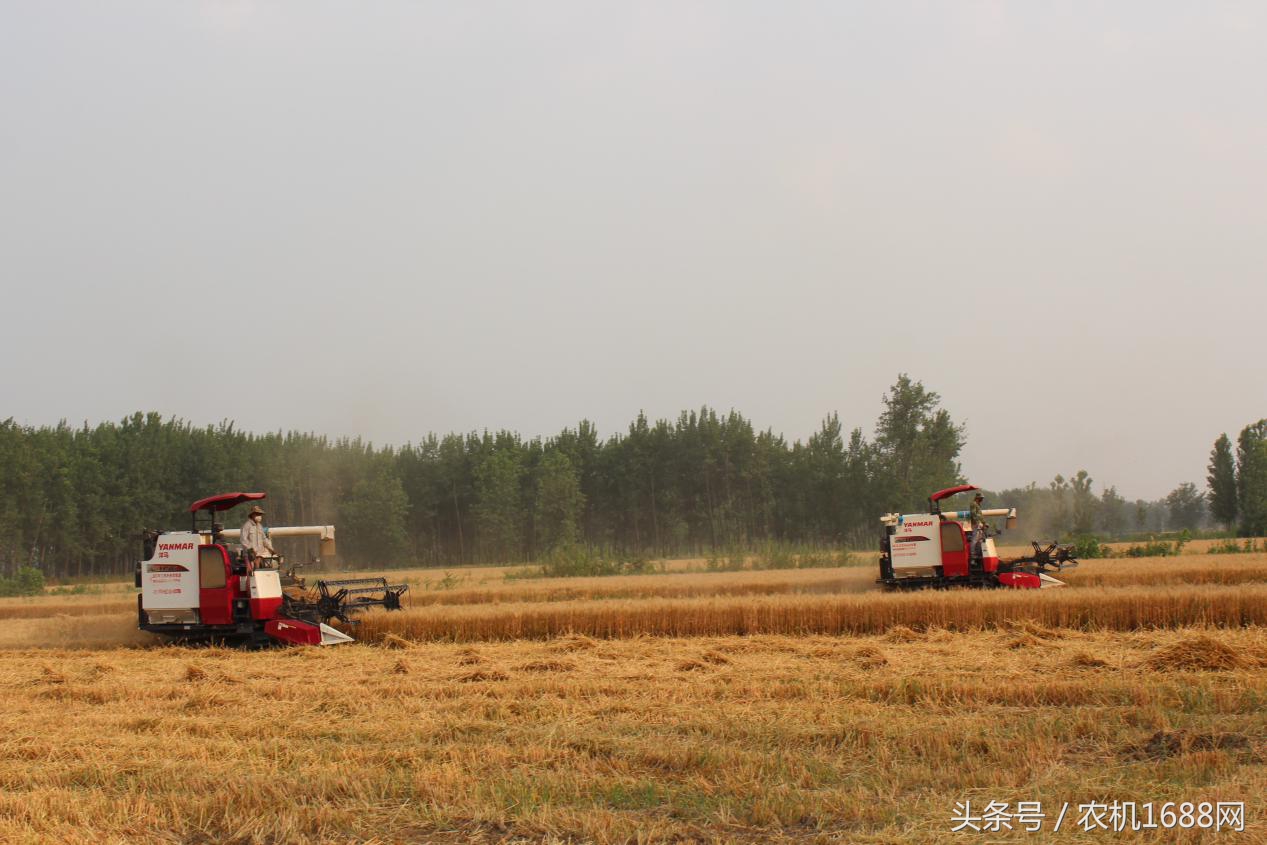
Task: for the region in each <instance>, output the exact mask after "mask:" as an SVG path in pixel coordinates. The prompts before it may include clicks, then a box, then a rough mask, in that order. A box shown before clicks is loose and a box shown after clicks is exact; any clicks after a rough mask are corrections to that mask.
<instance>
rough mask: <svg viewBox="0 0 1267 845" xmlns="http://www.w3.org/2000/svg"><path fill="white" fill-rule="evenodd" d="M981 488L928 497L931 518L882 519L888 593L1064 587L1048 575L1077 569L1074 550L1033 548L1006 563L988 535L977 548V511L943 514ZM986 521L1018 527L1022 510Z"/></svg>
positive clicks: (993, 512) (995, 511)
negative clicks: (952, 501) (948, 504)
mask: <svg viewBox="0 0 1267 845" xmlns="http://www.w3.org/2000/svg"><path fill="white" fill-rule="evenodd" d="M976 489H977V488H976V487H974V486H973V485H971V484H961V485H959V486H958V487H949V488H947V489H945V490H938V491H937V492H936V493H934V494H933V495H931V496H929V497H928V513H905V514H900V513H887V514H885V515H884V516H882V517H880V522H881V523H883V524H884V539H883V540H882V541H881V543H880V579H879V580H878V581H877V582H876V583H878V584H883V585H884V587H885V588H886V589H902V588H905V589H919V588H925V587H936V588H945V587H1015V588H1020V589H1038V588H1042V587H1063V586H1064V585H1065V584H1064V582H1063V581H1058V580H1056V579H1055V578H1053V577H1051V576H1050V575H1048V574H1047V572H1048V571H1051V570H1054V571H1057V572H1059V571H1060V570H1061V569H1067V568H1069V567H1073V566H1077V565H1078V561H1077V560H1075V559H1074V550H1073V547H1072V546H1060V545H1057V544H1055V543H1051V544H1049V545H1047V546H1040V545H1039V544H1038V543H1032V544H1031V545H1033V547H1034V551H1033V554H1030V555H1026V556H1024V557H1016V558H1008V559H1000V558H999V555H998V552H997V551H996V550H995V548H994V539H993V537H992V536H990V535H991V532H990V531H989V530H988V529H987V530H985V531H983V532H982V533H983V535H984V536H983V537H981V538H979V542H974V536H973V527H972V514H971V511H948V510H942V508H941V504H940V503H941V502H942V501H943V500H944V499H947V498H949V497H951V496H953V495H955V494H956V493H967V492H969V491H971V490H976ZM981 516H982V518H983V519H990V518H999V517H1004V518H1006V520H1007V527H1008V528H1012V527H1014V526H1015V525H1016V508H987V509H984V510H982V511H981Z"/></svg>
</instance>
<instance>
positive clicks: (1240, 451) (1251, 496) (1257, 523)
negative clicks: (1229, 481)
mask: <svg viewBox="0 0 1267 845" xmlns="http://www.w3.org/2000/svg"><path fill="white" fill-rule="evenodd" d="M1236 493H1237V510H1238V512H1239V513H1240V531H1241V534H1242V535H1244V536H1247V537H1261V536H1263V535H1264V534H1267V419H1262V420H1259V421H1258V422H1256V423H1254V424H1253V425H1247V426H1245V428H1244V429H1243V430H1242V431H1241V435H1240V437H1239V438H1237V441H1236Z"/></svg>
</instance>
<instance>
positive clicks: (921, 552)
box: [889, 513, 941, 571]
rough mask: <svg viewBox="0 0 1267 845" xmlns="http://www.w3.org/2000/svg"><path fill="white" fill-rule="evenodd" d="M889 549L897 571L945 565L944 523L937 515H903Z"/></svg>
mask: <svg viewBox="0 0 1267 845" xmlns="http://www.w3.org/2000/svg"><path fill="white" fill-rule="evenodd" d="M889 549H890V556H891V558H892V561H893V569H894V570H895V571H896V570H901V569H916V568H919V569H927V568H929V567H933V566H941V520H940V519H939V518H938V516H937V514H934V513H908V514H903V515H902V516H900V517H898V522H897V525H896V526H895V530H894V533H893V536H891V537H890V538H889Z"/></svg>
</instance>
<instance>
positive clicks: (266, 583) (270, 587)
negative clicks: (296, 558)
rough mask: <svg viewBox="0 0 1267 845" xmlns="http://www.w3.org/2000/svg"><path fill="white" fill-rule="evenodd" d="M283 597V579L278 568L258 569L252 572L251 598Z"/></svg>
mask: <svg viewBox="0 0 1267 845" xmlns="http://www.w3.org/2000/svg"><path fill="white" fill-rule="evenodd" d="M281 597H282V579H281V576H280V575H278V574H277V570H276V569H257V570H255V571H254V572H252V573H251V598H253V599H279V598H281Z"/></svg>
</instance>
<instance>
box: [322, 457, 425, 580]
mask: <svg viewBox="0 0 1267 845" xmlns="http://www.w3.org/2000/svg"><path fill="white" fill-rule="evenodd" d="M408 513H409V498H408V497H407V496H406V495H405V488H404V487H403V486H402V485H401V483H400V479H399V478H398V477H397V476H396V473H395V468H394V467H393V466H392V463H391V456H390V455H386V454H385V455H381V456H378V457H377V458H376V459H375V460H374V461H373V463H372V464H371V465H370V467H369V471H368V473H367V474H366V475H365V477H364V478H362V479H361V480H359V481H358V482H356V485H355V486H354V487H353V488H352V491H351V493H350V494H349V495H348V497H347V499H346V500H345V501H344V502H343V503H342V505H341V506H340V508H339V518H340V520H341V522H342V523H343V524H342V526H341V528H342V529H343V530H340V532H339V536H340V537H345V538H346V542H343V543H342V544H341V545H342V550H341V554H344V555H346V556H347V557H348V558H349V559H350V560H351V561H352V562H354V563H357V564H361V565H372V566H376V567H381V566H393V565H399V564H400V563H401V562H402V561H401V560H400V558H401V556H402V555H403V554H404V553H405V550H406V548H407V546H408V537H407V535H406V533H405V519H406V517H407V515H408Z"/></svg>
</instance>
